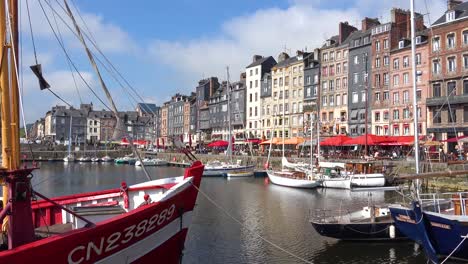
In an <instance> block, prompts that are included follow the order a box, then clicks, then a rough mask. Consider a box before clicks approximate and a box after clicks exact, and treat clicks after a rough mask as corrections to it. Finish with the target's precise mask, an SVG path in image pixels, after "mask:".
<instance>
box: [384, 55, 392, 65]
mask: <svg viewBox="0 0 468 264" xmlns="http://www.w3.org/2000/svg"><path fill="white" fill-rule="evenodd" d="M383 64H384V65H385V66H388V65H389V64H390V57H388V56H384V57H383Z"/></svg>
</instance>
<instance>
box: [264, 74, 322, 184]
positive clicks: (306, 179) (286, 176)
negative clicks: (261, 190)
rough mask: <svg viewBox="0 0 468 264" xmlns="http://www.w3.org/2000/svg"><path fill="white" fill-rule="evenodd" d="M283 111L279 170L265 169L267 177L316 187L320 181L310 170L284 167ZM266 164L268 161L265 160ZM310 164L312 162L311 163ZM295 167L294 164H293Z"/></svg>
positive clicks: (273, 180) (280, 181) (276, 181)
mask: <svg viewBox="0 0 468 264" xmlns="http://www.w3.org/2000/svg"><path fill="white" fill-rule="evenodd" d="M283 80H284V71H283ZM283 94H285V93H284V85H283ZM285 97H286V96H283V105H284V103H285ZM284 114H285V111H283V122H282V123H283V132H282V141H283V142H282V164H281V170H279V171H274V170H271V169H268V170H267V175H268V179H269V180H270V181H271V182H272V183H274V184H277V185H281V186H287V187H295V188H316V187H318V186H320V181H318V180H316V179H314V177H313V173H312V170H310V171H306V172H304V171H297V170H288V169H286V167H285V165H286V164H288V163H287V159H286V158H285V156H284V140H285V139H284V134H285V132H284V131H285V127H284V126H285V122H284V120H285V118H284ZM271 142H272V141H271V140H270V150H269V151H270V152H269V155H270V153H271ZM267 164H268V162H267ZM311 165H312V164H311ZM293 167H294V169H296V168H297V167H296V166H293Z"/></svg>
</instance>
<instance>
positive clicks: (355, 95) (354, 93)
mask: <svg viewBox="0 0 468 264" xmlns="http://www.w3.org/2000/svg"><path fill="white" fill-rule="evenodd" d="M357 102H359V95H358V93H357V92H353V103H357Z"/></svg>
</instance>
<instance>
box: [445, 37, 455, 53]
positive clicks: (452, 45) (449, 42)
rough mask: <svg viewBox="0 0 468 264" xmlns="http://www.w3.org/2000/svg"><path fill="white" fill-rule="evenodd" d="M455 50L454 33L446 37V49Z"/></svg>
mask: <svg viewBox="0 0 468 264" xmlns="http://www.w3.org/2000/svg"><path fill="white" fill-rule="evenodd" d="M453 48H455V33H451V34H448V35H447V49H453Z"/></svg>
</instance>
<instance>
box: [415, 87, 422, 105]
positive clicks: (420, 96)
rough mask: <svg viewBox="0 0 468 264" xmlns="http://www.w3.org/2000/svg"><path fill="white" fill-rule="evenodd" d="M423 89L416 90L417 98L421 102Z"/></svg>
mask: <svg viewBox="0 0 468 264" xmlns="http://www.w3.org/2000/svg"><path fill="white" fill-rule="evenodd" d="M421 93H422V92H421V90H417V91H416V100H417V101H418V102H419V101H421V98H422V94H421Z"/></svg>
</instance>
